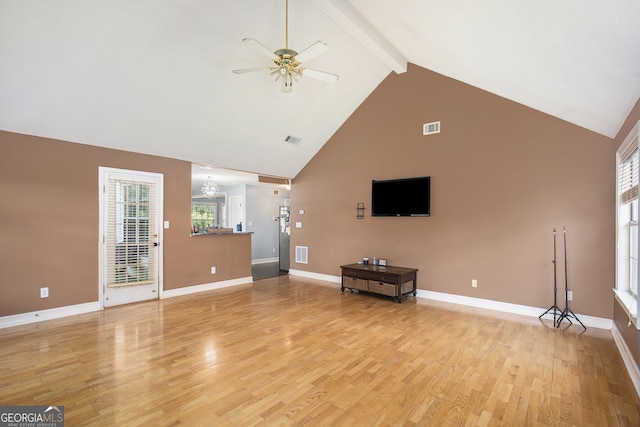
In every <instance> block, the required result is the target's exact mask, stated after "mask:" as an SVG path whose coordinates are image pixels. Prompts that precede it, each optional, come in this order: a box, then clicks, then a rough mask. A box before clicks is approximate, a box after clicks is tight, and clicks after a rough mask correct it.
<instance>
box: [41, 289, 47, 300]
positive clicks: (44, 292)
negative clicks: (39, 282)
mask: <svg viewBox="0 0 640 427" xmlns="http://www.w3.org/2000/svg"><path fill="white" fill-rule="evenodd" d="M40 298H49V288H40Z"/></svg>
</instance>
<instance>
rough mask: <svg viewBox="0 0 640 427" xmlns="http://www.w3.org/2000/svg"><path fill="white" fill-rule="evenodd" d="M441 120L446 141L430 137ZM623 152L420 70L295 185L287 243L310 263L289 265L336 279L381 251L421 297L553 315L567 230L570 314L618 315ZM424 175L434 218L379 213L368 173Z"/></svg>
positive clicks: (384, 91)
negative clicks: (619, 159)
mask: <svg viewBox="0 0 640 427" xmlns="http://www.w3.org/2000/svg"><path fill="white" fill-rule="evenodd" d="M432 121H441V133H440V134H437V135H432V136H423V135H422V125H423V124H424V123H427V122H432ZM615 149H616V147H615V145H614V143H613V140H612V139H610V138H606V137H604V136H602V135H599V134H596V133H593V132H590V131H588V130H585V129H584V128H581V127H578V126H575V125H573V124H570V123H567V122H565V121H562V120H559V119H557V118H554V117H551V116H549V115H546V114H543V113H541V112H539V111H536V110H533V109H531V108H528V107H525V106H523V105H520V104H518V103H515V102H512V101H509V100H506V99H504V98H501V97H499V96H496V95H493V94H491V93H488V92H485V91H482V90H480V89H477V88H475V87H472V86H469V85H466V84H463V83H461V82H459V81H456V80H453V79H450V78H447V77H444V76H442V75H439V74H436V73H434V72H431V71H428V70H426V69H423V68H420V67H418V66H415V65H410V66H409V70H408V72H407V73H404V74H400V75H397V74H390V75H389V76H388V77H387V78H386V79H385V80H384V81H383V82H382V83H381V84H380V85H379V87H378V88H377V89H376V90H375V91H374V92H373V93H372V94H371V95H370V96H369V97H368V99H367V100H365V102H364V103H363V104H362V105H361V106H360V107H359V108H358V109H357V110H356V111H355V112H354V113H353V114H352V116H351V117H350V118H349V119H348V120H347V121H346V122H345V123H344V125H343V126H342V127H341V128H340V129H339V130H338V131H337V132H336V133H335V134H334V136H333V137H332V138H331V139H330V140H329V141H328V143H327V144H325V146H324V147H323V148H322V149H321V150H320V151H319V152H318V153H317V155H316V156H315V157H314V158H313V159H312V160H311V161H310V162H309V163H308V164H307V166H306V167H305V168H304V169H303V170H302V171H301V172H300V173H299V174H298V176H296V178H295V179H294V181H293V186H292V190H291V200H292V223H294V224H295V222H296V221H300V222H302V228H300V229H298V228H292V237H291V242H292V243H291V244H292V247H293V246H296V245H301V246H308V247H309V263H308V264H306V265H305V264H297V263H295V259H293V255H292V260H291V268H292V269H298V270H304V271H309V272H315V273H322V274H329V275H336V276H338V275H340V268H339V266H340V265H341V264H347V263H352V262H356V261H358V260H359V259H361V258H362V257H363V256H368V257H369V258H373V257H374V256H376V257H379V258H386V259H387V260H388V263H389V264H392V265H399V266H407V267H417V268H419V273H418V288H420V289H426V290H431V291H437V292H444V293H450V294H456V295H463V296H470V297H477V298H484V299H489V300H494V301H502V302H508V303H515V304H523V305H527V306H534V307H541V308H546V307H549V306H550V305H551V304H552V302H553V296H552V288H553V264H552V262H551V260H552V257H553V240H552V236H553V233H552V230H553V228H554V227H555V228H557V229H558V231H559V232H558V264H557V265H558V276H557V277H558V287H559V288H564V270H563V266H564V264H563V245H562V237H563V235H562V227H563V226H566V227H567V232H568V234H567V252H568V264H567V265H568V277H569V288H570V289H571V290H572V291H573V295H574V301H573V302H572V303H571V304H572V305H571V307H572V310H573V311H574V312H575V313H577V314H578V313H580V314H585V315H591V316H598V317H604V318H612V317H613V301H612V291H611V288H612V287H613V284H614V211H615V208H614V202H615V198H614V191H615V188H614V187H615V186H614V181H615V161H614V158H615ZM424 175H428V176H431V209H432V211H431V217H428V218H379V217H376V218H372V217H371V210H370V209H371V180H372V179H376V180H381V179H393V178H405V177H415V176H424ZM357 202H364V203H365V207H366V215H365V219H362V220H358V219H356V204H357ZM300 209H304V211H305V213H304V215H300V214H299V213H298V212H299V210H300ZM293 253H294V251H292V254H293ZM472 279H477V280H478V287H477V288H472V287H471V280H472ZM561 296H562V293H561V292H558V298H559V299H560V298H561Z"/></svg>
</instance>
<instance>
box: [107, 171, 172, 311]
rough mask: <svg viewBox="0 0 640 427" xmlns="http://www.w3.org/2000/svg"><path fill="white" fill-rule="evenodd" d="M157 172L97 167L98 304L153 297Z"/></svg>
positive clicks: (157, 275) (158, 272) (158, 259)
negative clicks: (98, 175) (98, 173)
mask: <svg viewBox="0 0 640 427" xmlns="http://www.w3.org/2000/svg"><path fill="white" fill-rule="evenodd" d="M162 194H163V175H162V174H155V173H147V172H137V171H128V170H121V169H111V168H100V278H101V283H100V291H101V294H102V299H101V300H102V304H103V306H104V307H110V306H114V305H120V304H129V303H132V302H138V301H145V300H150V299H155V298H158V294H159V290H160V283H161V277H162V268H161V267H162V250H161V246H160V242H161V240H162V239H161V237H162V236H161V232H162V229H161V227H160V220H159V218H162Z"/></svg>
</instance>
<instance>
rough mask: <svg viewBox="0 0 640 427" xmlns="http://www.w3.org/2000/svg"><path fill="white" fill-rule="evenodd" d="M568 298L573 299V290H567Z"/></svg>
mask: <svg viewBox="0 0 640 427" xmlns="http://www.w3.org/2000/svg"><path fill="white" fill-rule="evenodd" d="M567 299H568V300H569V301H573V291H567Z"/></svg>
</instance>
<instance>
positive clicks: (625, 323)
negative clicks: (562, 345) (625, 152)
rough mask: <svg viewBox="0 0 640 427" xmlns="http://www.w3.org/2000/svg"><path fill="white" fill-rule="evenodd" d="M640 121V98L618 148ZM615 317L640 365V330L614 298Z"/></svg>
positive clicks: (620, 138)
mask: <svg viewBox="0 0 640 427" xmlns="http://www.w3.org/2000/svg"><path fill="white" fill-rule="evenodd" d="M639 121H640V99H638V101H637V102H636V105H635V106H634V107H633V109H632V110H631V112H630V113H629V116H628V117H627V120H625V122H624V124H623V125H622V127H621V128H620V131H619V132H618V135H617V136H616V142H615V145H616V150H617V149H618V148H620V146H621V145H622V143H623V142H624V140H625V138H626V137H627V135H629V133H630V132H631V129H632V127H633V126H637V124H638V122H639ZM614 313H615V315H614V317H613V321H614V322H615V324H616V326H617V327H618V330H619V331H620V333H621V334H622V337H623V339H624V341H625V342H626V344H627V347H629V350H630V351H631V352H632V353H633V356H634V357H635V360H636V363H637V365H638V366H640V331H639V330H638V329H637V328H635V327H634V326H633V325H629V318H628V316H627V314H626V312H625V310H624V308H622V306H621V305H620V303H619V302H618V300H616V299H615V298H614Z"/></svg>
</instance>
